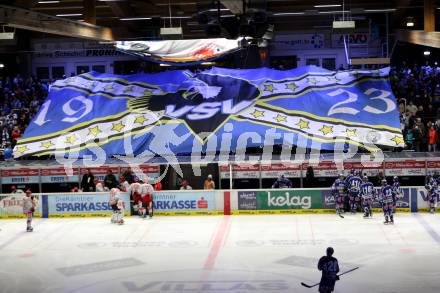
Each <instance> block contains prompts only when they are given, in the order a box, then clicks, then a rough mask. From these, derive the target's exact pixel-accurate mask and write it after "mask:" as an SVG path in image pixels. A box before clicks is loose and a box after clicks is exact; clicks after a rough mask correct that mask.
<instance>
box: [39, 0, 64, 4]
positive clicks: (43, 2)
mask: <svg viewBox="0 0 440 293" xmlns="http://www.w3.org/2000/svg"><path fill="white" fill-rule="evenodd" d="M56 3H60V1H58V0H48V1H38V4H56Z"/></svg>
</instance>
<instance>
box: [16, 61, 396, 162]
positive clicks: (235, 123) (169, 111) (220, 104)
mask: <svg viewBox="0 0 440 293" xmlns="http://www.w3.org/2000/svg"><path fill="white" fill-rule="evenodd" d="M274 144H284V145H296V146H299V147H304V148H306V147H308V148H313V149H325V150H334V149H335V148H336V147H337V146H339V147H341V145H342V146H344V145H345V146H347V145H352V146H358V147H362V148H365V149H368V150H377V147H378V146H380V145H384V146H393V147H396V146H399V147H401V146H403V137H402V133H401V130H400V122H399V113H398V110H397V107H396V101H395V98H394V96H393V93H392V90H391V87H390V84H389V82H388V69H382V70H373V71H338V72H334V71H328V70H325V69H322V68H318V67H314V66H308V67H302V68H298V69H294V70H288V71H277V70H272V69H267V68H260V69H249V70H237V69H225V68H212V69H210V70H206V71H202V72H199V73H192V72H190V71H187V70H178V71H167V72H162V73H157V74H135V75H129V76H118V75H111V74H100V73H96V72H91V73H86V74H81V75H79V76H76V77H71V78H68V79H65V80H60V81H57V82H55V83H54V84H53V85H52V86H51V89H50V93H49V97H48V98H47V100H46V102H45V103H44V104H43V106H42V107H41V109H40V111H39V112H38V114H37V115H36V117H35V118H34V119H33V121H32V122H31V123H30V125H29V127H28V128H27V129H26V131H25V134H24V136H23V137H22V138H21V139H20V140H19V141H18V144H17V146H16V147H15V149H14V155H15V157H21V156H24V155H37V156H39V155H53V154H55V155H57V154H58V155H65V154H67V153H75V154H76V156H77V157H78V158H83V157H84V156H86V155H91V156H95V157H96V156H104V157H111V156H114V155H127V156H132V155H134V156H139V155H143V156H152V157H154V156H157V155H159V156H167V155H173V156H174V155H182V154H190V153H194V152H199V153H201V152H206V153H210V152H212V153H215V152H218V151H224V152H227V153H229V152H230V151H232V152H240V151H242V150H244V149H246V148H249V147H258V146H267V145H274Z"/></svg>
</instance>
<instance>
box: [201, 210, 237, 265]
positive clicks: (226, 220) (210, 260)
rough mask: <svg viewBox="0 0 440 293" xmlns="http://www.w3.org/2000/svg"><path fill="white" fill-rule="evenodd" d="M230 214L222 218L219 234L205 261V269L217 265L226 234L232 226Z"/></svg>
mask: <svg viewBox="0 0 440 293" xmlns="http://www.w3.org/2000/svg"><path fill="white" fill-rule="evenodd" d="M230 221H231V217H230V216H224V217H223V218H222V220H221V223H220V227H219V228H218V230H217V234H216V235H215V238H214V241H213V243H212V246H211V249H210V251H209V254H208V257H207V259H206V261H205V265H204V266H203V269H205V270H212V269H213V268H214V265H215V261H216V259H217V256H218V254H219V252H220V249H221V247H222V243H223V240H224V239H225V235H226V234H227V232H228V230H229V228H230V225H229V224H230Z"/></svg>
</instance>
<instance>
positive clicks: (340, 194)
mask: <svg viewBox="0 0 440 293" xmlns="http://www.w3.org/2000/svg"><path fill="white" fill-rule="evenodd" d="M332 193H333V196H334V197H335V208H336V213H337V214H338V215H341V214H342V213H343V212H344V200H345V197H346V195H347V193H346V189H345V181H344V175H343V174H339V178H338V179H336V180H335V182H334V183H333V185H332Z"/></svg>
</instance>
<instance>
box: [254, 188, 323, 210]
mask: <svg viewBox="0 0 440 293" xmlns="http://www.w3.org/2000/svg"><path fill="white" fill-rule="evenodd" d="M321 199H322V197H321V191H319V190H291V189H289V190H287V189H286V190H276V191H275V190H274V191H258V192H257V210H290V209H302V210H304V209H306V210H308V209H320V208H322V202H321Z"/></svg>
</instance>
